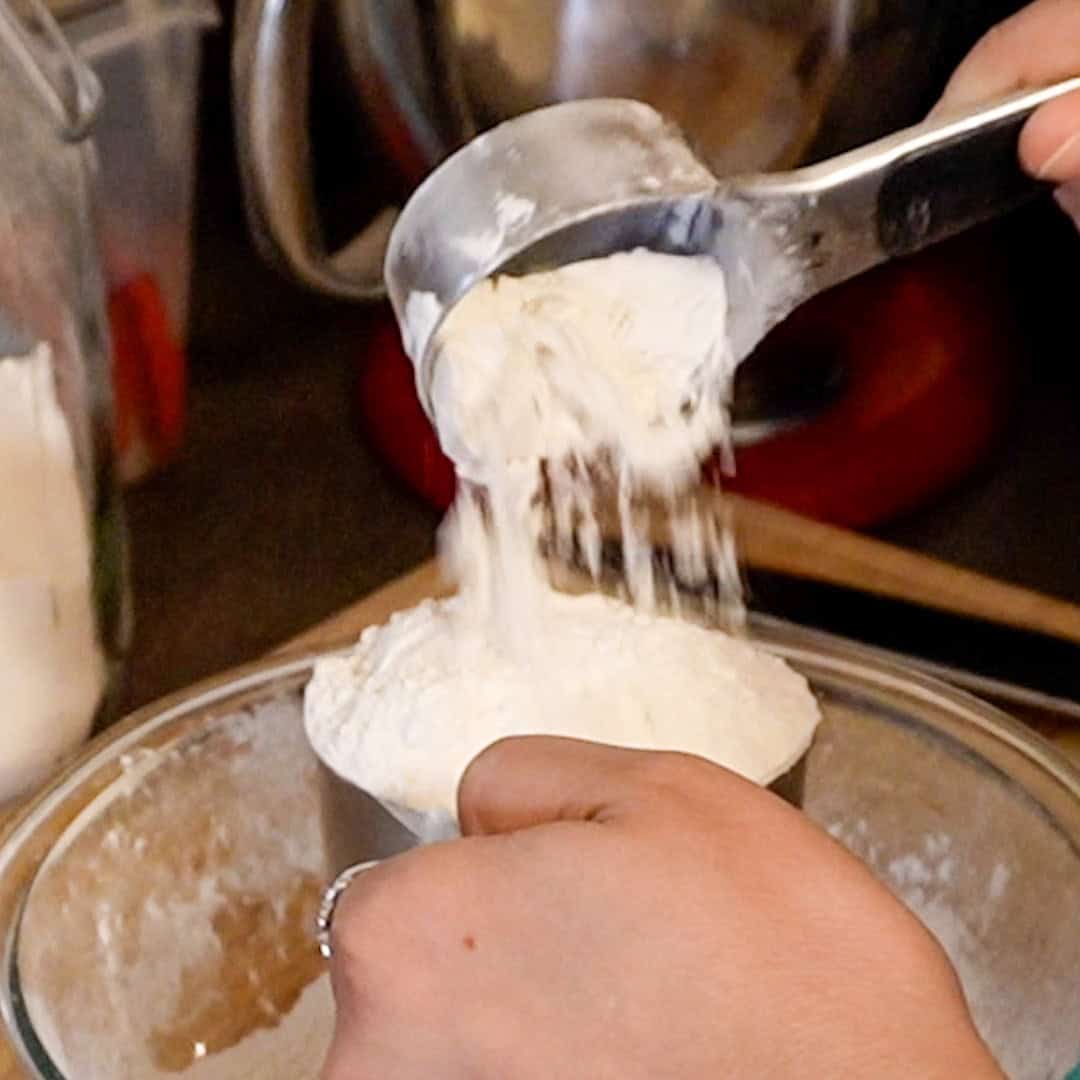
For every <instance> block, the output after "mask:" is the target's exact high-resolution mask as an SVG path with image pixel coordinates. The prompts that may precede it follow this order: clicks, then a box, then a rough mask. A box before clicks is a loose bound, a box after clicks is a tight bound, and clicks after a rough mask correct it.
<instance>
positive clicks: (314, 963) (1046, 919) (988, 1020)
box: [0, 626, 1080, 1080]
mask: <svg viewBox="0 0 1080 1080" xmlns="http://www.w3.org/2000/svg"><path fill="white" fill-rule="evenodd" d="M757 634H758V636H759V638H760V640H761V641H762V643H763V644H764V645H765V646H766V647H768V648H771V649H774V650H776V651H777V652H778V653H780V654H781V655H783V656H785V657H787V658H788V659H789V660H790V661H791V662H792V663H793V664H794V665H795V666H796V667H797V668H798V669H799V670H801V671H802V672H804V674H805V675H806V676H807V677H808V678H809V679H810V681H811V684H812V686H813V688H814V690H815V692H816V694H817V695H818V697H819V699H820V701H821V704H822V708H823V710H824V715H825V720H824V723H823V725H822V727H821V729H820V731H819V734H818V736H817V738H816V740H815V742H814V745H813V748H812V749H811V752H810V754H809V757H808V760H807V767H806V784H805V794H804V805H805V808H806V810H807V812H808V813H809V814H810V815H811V816H812V817H814V818H815V819H816V820H817V821H819V822H820V823H821V824H822V825H823V826H824V827H826V828H827V829H829V830H830V832H832V833H833V834H834V835H836V836H838V837H839V838H840V839H841V840H842V841H843V842H845V843H846V844H848V845H849V846H850V847H851V848H852V849H853V850H854V851H855V852H856V853H857V854H858V855H860V856H861V857H862V858H863V859H865V860H866V861H867V862H868V863H869V865H870V866H871V867H873V869H874V870H875V872H876V873H877V874H878V875H879V876H880V877H881V879H882V880H883V881H884V882H885V883H886V884H887V885H888V886H889V887H890V888H891V889H893V890H894V892H896V893H897V894H898V895H899V896H901V897H902V898H903V899H904V901H905V902H906V903H908V904H909V905H910V906H911V907H912V908H913V910H914V911H915V912H916V913H917V914H918V915H919V916H920V917H921V918H922V919H924V921H925V922H926V923H927V925H928V926H929V927H930V929H931V930H932V931H933V932H934V933H935V934H937V935H938V937H939V938H940V940H941V941H942V943H943V944H944V946H945V948H946V949H947V951H948V952H949V954H950V956H951V957H952V960H953V962H954V963H955V964H956V966H957V969H958V970H959V973H960V977H961V979H962V981H963V983H964V987H965V990H966V991H967V994H968V996H969V998H970V1000H971V1004H972V1008H973V1010H974V1013H975V1016H976V1019H977V1021H978V1023H979V1025H980V1027H981V1028H982V1030H983V1032H984V1034H985V1035H986V1037H987V1039H988V1040H989V1042H990V1045H991V1046H992V1048H993V1049H994V1051H995V1052H996V1053H997V1055H998V1056H999V1058H1000V1059H1001V1061H1002V1063H1003V1065H1004V1066H1005V1068H1006V1069H1007V1071H1008V1073H1009V1075H1010V1076H1011V1077H1014V1078H1016V1080H1036V1078H1037V1080H1044V1078H1048V1077H1049V1078H1053V1080H1061V1078H1062V1077H1063V1076H1064V1075H1065V1074H1066V1072H1067V1071H1068V1069H1069V1068H1070V1067H1071V1066H1073V1065H1075V1064H1076V1063H1077V1061H1080V1023H1078V1022H1077V1017H1078V1013H1080V934H1077V932H1076V917H1077V912H1078V911H1080V774H1078V773H1077V771H1076V769H1074V768H1073V767H1072V766H1071V765H1070V764H1069V763H1068V762H1067V761H1065V760H1064V759H1063V758H1062V757H1061V756H1059V755H1058V754H1057V753H1056V752H1055V751H1054V750H1053V749H1052V748H1050V747H1049V746H1048V745H1047V744H1045V743H1044V742H1043V741H1042V740H1040V739H1039V738H1037V737H1035V736H1033V735H1032V734H1031V733H1030V732H1029V731H1027V730H1026V729H1024V728H1022V727H1020V726H1019V725H1017V724H1016V723H1014V722H1012V721H1011V720H1009V719H1008V718H1007V717H1005V716H1003V715H1002V714H1000V713H998V712H996V711H995V710H993V709H991V708H989V707H988V706H985V705H983V704H982V703H980V702H978V701H976V700H975V699H973V698H971V697H969V696H967V695H965V694H962V693H960V692H957V691H955V690H952V689H950V688H948V687H946V686H944V685H942V684H940V683H936V682H933V681H931V680H928V679H924V678H921V677H919V676H917V675H914V674H912V673H910V672H907V671H905V670H903V669H901V668H895V667H889V666H886V665H882V664H880V663H874V662H870V661H868V660H866V659H865V657H864V654H862V653H861V652H860V651H859V650H858V649H857V648H855V647H850V646H847V645H843V644H839V645H838V644H836V643H834V642H830V641H825V640H823V639H821V638H819V637H818V636H817V635H814V634H811V633H807V632H803V631H799V630H796V629H794V628H790V627H782V626H780V627H777V626H766V627H759V628H758V630H757ZM310 671H311V662H310V661H309V660H290V661H281V660H274V661H269V662H266V663H263V664H259V665H256V666H253V667H250V668H247V669H245V670H243V671H240V672H237V673H232V674H229V675H227V676H224V677H222V678H220V679H218V680H215V681H213V682H210V683H206V684H203V685H202V686H200V687H198V688H196V689H194V690H192V691H190V692H187V693H185V694H182V695H179V696H177V697H173V698H171V699H169V700H167V701H165V702H162V703H160V704H158V705H155V706H152V707H150V708H148V709H144V710H142V711H141V712H140V713H138V714H136V715H135V716H133V717H131V718H130V720H129V721H127V722H126V723H124V724H122V725H120V726H118V727H117V728H116V729H114V730H112V731H110V732H108V733H106V734H105V735H104V736H102V738H100V739H99V740H98V741H97V742H96V743H94V744H92V745H91V746H90V747H89V748H88V749H87V751H86V752H85V753H84V755H83V756H82V757H81V758H80V759H79V760H78V761H76V763H75V764H74V765H72V766H71V768H69V769H68V770H67V771H66V772H65V773H64V774H63V775H62V776H61V777H60V778H59V779H57V781H56V782H55V783H54V784H53V785H52V786H51V787H50V788H49V789H48V790H47V791H46V792H45V793H44V794H42V795H41V796H40V797H39V798H37V799H36V800H35V802H34V803H33V804H32V805H31V806H30V807H29V808H28V809H27V810H26V811H25V813H24V814H23V815H22V816H21V817H20V819H19V820H18V821H17V822H16V823H15V824H14V825H13V827H12V828H11V829H10V831H9V832H8V834H7V836H6V839H5V841H4V842H3V844H2V846H0V1017H2V1021H3V1026H4V1028H5V1029H6V1033H7V1034H8V1035H9V1037H10V1038H11V1039H12V1041H13V1042H14V1044H15V1046H16V1047H17V1050H18V1053H19V1056H20V1058H21V1060H22V1062H23V1063H24V1065H25V1067H26V1069H27V1072H28V1075H29V1076H31V1077H37V1078H49V1080H56V1078H58V1077H59V1078H61V1080H63V1078H65V1077H67V1078H71V1080H75V1078H77V1080H101V1078H106V1077H107V1078H108V1080H126V1078H133V1077H138V1078H140V1080H145V1078H146V1077H154V1076H158V1075H160V1076H164V1075H166V1074H168V1075H170V1076H176V1075H180V1076H183V1075H185V1073H188V1072H189V1071H190V1074H191V1075H192V1076H197V1077H199V1078H200V1080H207V1078H211V1080H226V1078H240V1077H246V1078H250V1077H252V1076H258V1077H259V1078H260V1080H305V1078H306V1077H311V1078H314V1077H315V1076H317V1074H318V1069H319V1065H320V1059H321V1055H322V1053H323V1051H324V1049H325V1046H326V1044H327V1040H328V1039H329V1035H330V1024H331V1019H332V1005H331V1001H330V997H329V991H328V987H327V981H326V979H325V977H324V974H323V967H322V961H321V959H320V957H319V955H318V952H317V949H316V945H315V940H314V926H313V924H314V914H315V908H316V906H317V903H318V898H319V894H320V891H321V888H322V885H323V884H324V882H325V880H326V878H327V876H328V875H329V873H330V872H331V867H330V865H329V863H328V853H327V851H326V849H325V846H324V842H323V839H322V835H321V831H320V826H319V793H318V779H317V776H318V770H317V763H316V760H315V758H314V755H313V754H312V753H311V752H310V751H309V749H308V748H307V744H306V741H305V739H304V735H303V730H302V726H301V694H302V690H303V686H304V685H305V683H306V682H307V679H308V677H309V675H310ZM364 854H367V855H369V856H371V857H378V856H380V855H384V854H388V852H387V851H385V850H379V847H378V844H377V843H375V842H373V844H372V846H371V848H370V849H369V850H368V851H365V852H364ZM801 886H802V883H801V882H798V881H793V882H792V887H793V888H799V887H801ZM658 917H659V914H658ZM821 975H822V978H823V979H825V978H828V972H827V971H823V972H822V973H821ZM882 978H883V979H885V978H888V972H886V971H883V972H882Z"/></svg>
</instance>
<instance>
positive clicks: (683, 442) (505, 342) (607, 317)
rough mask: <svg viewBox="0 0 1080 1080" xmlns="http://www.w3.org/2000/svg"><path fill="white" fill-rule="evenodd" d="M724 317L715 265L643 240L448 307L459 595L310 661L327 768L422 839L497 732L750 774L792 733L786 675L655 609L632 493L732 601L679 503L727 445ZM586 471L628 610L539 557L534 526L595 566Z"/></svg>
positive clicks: (798, 702) (646, 540) (504, 283)
mask: <svg viewBox="0 0 1080 1080" xmlns="http://www.w3.org/2000/svg"><path fill="white" fill-rule="evenodd" d="M427 317H428V314H427V313H426V312H425V311H424V310H418V312H417V318H421V319H423V318H427ZM725 326H726V312H725V299H724V281H723V274H722V272H721V270H720V269H719V267H718V266H717V264H716V263H715V262H714V261H712V260H710V259H707V258H684V257H675V256H667V255H658V254H654V253H649V252H643V251H637V252H633V253H630V254H620V255H615V256H612V257H610V258H606V259H600V260H592V261H589V262H583V263H577V264H573V265H569V266H565V267H562V268H560V269H559V270H555V271H551V272H549V273H543V274H533V275H529V276H528V277H525V278H521V279H514V278H499V279H495V280H492V281H486V282H484V283H482V284H480V285H479V286H477V287H476V288H475V289H474V290H473V291H472V292H471V293H469V294H468V295H467V296H466V297H465V298H464V299H463V300H462V301H461V302H460V303H459V304H458V305H457V306H456V307H455V308H454V309H453V310H452V311H451V312H450V313H449V315H448V316H447V318H446V320H445V322H444V323H443V325H442V327H441V328H440V330H439V333H438V336H437V339H436V348H437V350H438V351H437V354H436V356H435V359H434V364H433V375H432V384H431V400H432V402H433V408H434V412H435V421H436V426H437V428H438V431H439V437H440V441H441V443H442V445H443V448H444V449H445V450H446V452H447V453H448V454H449V455H450V456H451V457H452V458H453V460H454V461H455V464H456V466H457V469H458V476H459V480H460V481H461V483H462V491H461V494H460V495H459V498H458V500H457V502H456V504H455V507H454V510H453V512H452V513H451V515H450V516H449V518H448V522H447V525H446V526H445V527H444V530H443V536H442V541H443V544H442V554H443V558H444V561H445V563H446V565H447V567H448V569H449V571H450V573H451V575H452V577H453V578H454V579H455V580H456V581H457V582H458V584H459V587H460V591H459V595H458V597H457V598H455V599H454V600H451V601H445V602H439V603H428V604H423V605H421V606H420V607H418V608H416V609H413V610H412V611H408V612H404V613H401V614H399V615H397V616H395V617H394V618H393V619H391V621H390V622H389V623H388V624H387V625H386V626H384V627H380V628H373V629H371V630H369V631H367V632H366V633H365V634H364V636H363V637H362V638H361V640H360V642H359V643H358V645H357V647H356V649H355V651H354V652H353V654H352V655H351V656H350V657H348V658H346V659H329V660H325V661H322V662H321V663H320V664H319V665H318V666H317V667H316V671H315V675H314V678H313V679H312V681H311V683H310V685H309V687H308V690H307V693H306V698H305V718H306V726H307V730H308V735H309V737H310V739H311V741H312V744H313V746H314V747H315V749H316V751H317V752H318V753H319V754H320V756H321V757H322V758H323V760H324V761H326V763H327V764H328V765H330V767H331V768H333V769H335V770H336V771H337V772H338V773H339V774H341V775H343V776H345V777H346V778H348V779H350V780H352V781H353V782H355V783H357V784H359V785H360V786H361V787H363V788H364V789H366V790H367V791H369V792H371V793H372V794H374V795H376V796H377V797H379V798H381V799H383V800H384V801H385V802H387V803H388V804H389V805H390V806H391V808H392V809H393V810H394V812H395V813H397V814H398V816H399V817H400V818H401V819H402V820H403V821H405V823H406V824H407V825H408V826H409V827H410V828H412V829H413V830H414V831H415V832H417V833H418V835H421V836H422V837H423V838H425V839H434V838H437V837H440V836H446V835H452V834H453V833H454V832H455V830H456V789H457V784H458V781H459V779H460V776H461V773H462V771H463V770H464V768H465V767H466V765H467V764H468V762H469V761H470V760H471V759H472V758H473V757H474V756H475V755H476V754H477V753H478V752H479V751H480V750H482V749H483V748H484V747H485V746H487V745H489V744H490V743H491V742H493V741H495V740H496V739H498V738H500V737H502V736H505V735H512V734H525V733H530V732H531V733H549V734H559V735H568V736H578V737H581V738H589V739H593V740H596V741H601V742H608V743H614V744H618V745H624V746H632V747H638V748H647V749H674V750H683V751H687V752H691V753H696V754H700V755H702V756H704V757H707V758H710V759H711V760H714V761H718V762H720V763H722V764H724V765H727V766H729V767H731V768H733V769H735V770H736V771H738V772H740V773H743V774H744V775H746V776H748V777H750V778H752V779H754V780H756V781H758V782H761V783H768V782H770V781H771V780H773V779H774V778H776V777H777V776H778V775H780V774H781V773H783V772H785V771H786V770H787V769H788V768H790V766H791V765H792V764H793V763H794V761H795V760H796V759H797V758H798V757H799V756H801V754H802V753H803V752H804V751H805V749H806V747H807V746H808V745H809V742H810V739H811V737H812V735H813V731H814V728H815V726H816V724H817V720H818V711H817V706H816V704H815V702H814V699H813V697H812V696H811V694H810V692H809V690H808V688H807V686H806V683H805V681H804V680H803V679H802V678H801V677H800V676H798V675H796V674H794V673H793V672H792V671H790V670H789V669H788V668H786V667H785V666H784V665H783V664H782V663H781V662H779V661H777V660H774V659H772V658H771V657H767V656H763V655H761V654H759V653H758V652H757V651H756V650H754V649H753V648H752V647H751V646H749V645H747V644H745V643H743V642H740V641H737V640H735V639H733V638H731V637H728V636H727V635H724V634H721V633H720V632H719V631H716V630H706V629H704V628H703V627H701V626H699V625H694V624H691V623H689V622H684V621H679V620H677V619H673V618H669V617H665V616H662V615H659V614H656V613H655V611H654V607H655V605H656V604H657V601H658V600H659V599H661V598H660V597H658V596H657V587H656V582H655V580H654V576H653V573H654V572H653V561H652V555H653V542H652V538H651V536H650V535H649V534H648V533H647V531H646V526H645V524H644V523H643V521H642V519H641V516H640V514H639V499H640V496H641V494H642V492H643V491H647V492H648V493H649V494H650V497H652V498H653V499H654V500H656V499H659V501H660V505H661V506H662V507H663V508H664V509H665V511H666V513H665V516H666V517H668V518H670V519H671V520H672V522H673V528H672V544H673V547H674V556H675V563H676V565H677V566H678V567H680V568H682V569H687V568H689V569H690V570H691V571H692V572H693V573H695V574H697V575H699V576H701V577H711V578H713V579H718V580H720V581H721V583H722V586H721V587H722V589H723V590H724V591H725V592H726V599H727V601H728V603H729V604H731V605H733V606H734V607H735V608H736V609H737V610H738V611H739V612H741V606H739V604H738V590H737V582H738V578H737V574H736V571H735V567H734V558H733V552H732V550H731V547H730V545H726V544H725V543H723V542H722V540H721V538H720V534H719V531H718V530H717V528H716V524H715V522H714V521H711V520H706V519H704V518H703V517H702V516H700V515H699V513H698V512H697V511H696V510H695V508H694V507H693V506H692V505H689V506H688V505H687V503H686V500H685V499H683V500H682V501H680V502H678V503H677V500H678V498H679V496H680V495H682V494H684V493H685V491H686V490H687V489H688V488H689V487H690V486H691V485H692V484H693V483H694V482H695V481H696V479H697V475H698V469H699V467H700V462H701V459H702V458H703V457H704V456H705V455H706V454H707V453H708V452H709V451H710V450H711V449H712V448H713V447H714V446H716V445H718V444H719V445H724V444H725V443H726V436H727V432H728V416H727V398H728V392H729V388H730V383H731V378H732V374H733V369H734V363H733V359H732V355H731V352H730V349H729V348H728V344H727V339H726V336H725ZM405 331H406V333H405V338H406V341H409V340H415V337H416V335H414V334H410V333H409V332H408V327H406V328H405ZM414 359H415V358H414ZM598 478H599V480H600V483H601V484H602V483H604V482H605V481H609V482H610V483H611V484H612V485H613V486H614V488H615V501H616V503H617V518H618V524H619V526H620V533H621V536H620V542H621V545H622V562H623V568H624V575H625V585H626V591H627V592H628V593H629V596H630V599H631V600H632V601H633V604H634V607H631V606H629V605H627V604H624V603H622V602H620V601H616V600H612V599H608V598H605V597H602V596H600V595H589V596H584V597H569V596H565V595H562V594H559V593H557V592H555V591H554V589H553V588H552V585H551V583H550V582H549V580H548V576H547V573H548V571H547V566H546V564H545V562H544V560H543V558H542V556H541V553H540V546H541V541H542V540H543V539H544V538H545V536H549V535H550V534H551V533H552V532H553V533H554V542H555V548H556V551H557V552H558V553H564V554H565V553H566V552H569V551H571V550H577V551H580V552H582V553H583V556H584V560H585V562H586V565H587V566H588V567H589V568H590V569H591V570H592V571H593V573H594V576H595V575H597V574H598V573H599V570H600V550H601V532H602V530H601V526H600V523H599V519H598V510H597V493H598V485H597V480H598ZM676 506H678V509H676ZM635 608H636V610H635Z"/></svg>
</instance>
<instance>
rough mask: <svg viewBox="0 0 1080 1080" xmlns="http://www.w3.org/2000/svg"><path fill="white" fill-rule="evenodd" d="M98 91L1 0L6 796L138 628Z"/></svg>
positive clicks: (89, 716) (33, 773)
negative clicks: (115, 388)
mask: <svg viewBox="0 0 1080 1080" xmlns="http://www.w3.org/2000/svg"><path fill="white" fill-rule="evenodd" d="M100 96H101V95H100V89H99V87H98V84H97V82H96V80H95V79H94V77H93V75H92V74H91V73H90V72H89V70H88V69H87V68H85V67H84V66H83V65H82V63H81V62H80V61H79V60H78V59H77V58H76V57H75V56H74V55H73V53H72V52H71V50H70V49H69V48H68V46H67V44H66V43H65V41H64V39H63V37H62V35H61V34H60V31H59V29H58V28H57V26H56V24H55V23H54V22H53V20H52V18H51V17H50V15H49V13H48V11H47V10H46V9H45V8H44V7H43V6H40V5H39V4H38V2H37V0H33V2H32V3H29V4H22V5H21V6H20V7H19V9H18V12H16V9H15V8H14V7H12V6H9V4H8V0H0V101H2V102H3V108H0V147H2V148H3V153H2V155H0V701H3V703H4V718H3V720H2V722H0V730H2V733H3V734H2V737H0V806H2V805H3V804H4V803H5V801H7V800H10V799H12V798H14V797H16V796H18V795H20V794H22V793H23V792H25V791H26V790H27V789H29V788H30V787H31V786H33V785H34V784H36V783H38V782H40V781H41V780H42V779H44V778H45V777H46V776H47V775H48V774H49V772H50V771H51V770H52V769H53V768H54V767H55V765H56V764H57V762H58V761H59V760H60V759H62V758H63V757H64V756H65V755H66V754H67V753H68V752H70V751H71V750H72V749H74V748H75V747H76V746H77V745H78V744H79V743H80V742H82V741H83V739H85V738H86V736H87V735H88V734H89V732H90V730H91V727H92V725H93V723H94V720H95V717H97V716H99V715H100V714H101V711H102V709H103V707H104V706H105V703H106V702H107V700H108V698H109V689H110V686H111V685H113V684H114V680H113V676H114V675H115V672H116V668H117V658H118V656H119V654H120V651H121V646H122V644H123V643H124V640H125V637H126V629H127V607H126V592H125V588H126V577H125V562H124V540H123V533H122V526H121V518H120V511H119V505H118V501H117V494H116V488H115V486H114V484H113V477H112V467H111V464H112V458H111V440H110V428H111V407H110V380H109V336H108V327H107V322H106V315H105V305H104V288H103V283H102V277H101V272H100V266H99V263H98V244H97V236H96V229H95V222H94V198H93V185H94V178H95V171H94V160H93V150H92V146H91V144H90V143H89V142H88V141H86V139H85V136H86V135H87V133H88V131H89V129H90V126H91V123H92V121H93V117H94V114H95V112H96V109H97V106H98V103H99V100H100Z"/></svg>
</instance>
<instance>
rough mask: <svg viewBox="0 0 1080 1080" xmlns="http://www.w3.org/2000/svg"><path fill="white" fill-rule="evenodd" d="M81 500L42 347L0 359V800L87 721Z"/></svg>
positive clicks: (89, 666)
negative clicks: (1, 714)
mask: <svg viewBox="0 0 1080 1080" xmlns="http://www.w3.org/2000/svg"><path fill="white" fill-rule="evenodd" d="M91 561H92V560H91V547H90V535H89V521H88V510H87V507H86V503H85V500H84V499H83V495H82V492H81V490H80V487H79V480H78V474H77V472H76V465H75V453H74V449H73V446H72V438H71V431H70V429H69V427H68V423H67V420H66V418H65V416H64V413H63V411H62V410H61V408H60V404H59V402H58V401H57V397H56V388H55V385H54V382H53V370H52V352H51V350H50V348H49V346H48V345H47V344H41V345H39V346H38V347H37V348H36V350H35V351H34V352H32V353H31V354H29V355H27V356H16V357H7V358H0V700H2V701H3V702H4V709H5V719H4V725H3V731H4V737H3V741H2V744H0V803H2V802H3V801H4V800H5V799H7V798H11V797H13V796H15V795H17V794H18V793H19V792H21V791H23V790H25V789H26V788H27V787H29V786H30V785H32V784H33V783H35V782H36V781H37V780H39V779H40V778H41V777H42V776H44V775H45V774H46V773H47V772H48V771H49V770H50V769H51V768H52V767H53V766H54V765H55V763H56V760H57V758H59V757H60V756H62V755H63V754H64V753H66V752H67V751H69V750H71V749H72V748H73V747H74V746H76V745H77V744H78V743H79V742H81V741H82V739H83V738H85V736H86V735H87V733H88V732H89V730H90V725H91V722H92V720H93V717H94V712H95V710H96V708H97V705H98V702H99V700H100V698H101V693H102V690H103V687H104V681H105V667H104V659H103V656H102V653H101V649H100V646H99V644H98V635H97V627H96V623H95V615H94V605H93V592H92V580H91Z"/></svg>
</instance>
